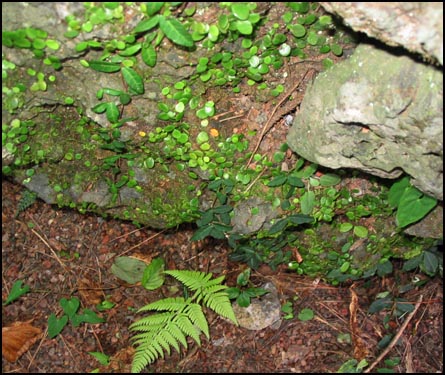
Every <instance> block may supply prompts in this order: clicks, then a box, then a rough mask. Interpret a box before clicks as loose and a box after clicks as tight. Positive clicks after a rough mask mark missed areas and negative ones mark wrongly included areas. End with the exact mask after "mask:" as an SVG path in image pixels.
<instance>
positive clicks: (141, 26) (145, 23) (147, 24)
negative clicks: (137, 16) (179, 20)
mask: <svg viewBox="0 0 445 375" xmlns="http://www.w3.org/2000/svg"><path fill="white" fill-rule="evenodd" d="M161 18H163V16H160V15H156V16H154V17H151V18H148V19H146V20H142V21H141V22H139V23H138V24H137V25H136V27H135V28H134V30H133V32H134V33H143V32H144V31H148V30H150V29H152V28H153V27H155V26H156V25H157V24H158V23H159V20H160V19H161Z"/></svg>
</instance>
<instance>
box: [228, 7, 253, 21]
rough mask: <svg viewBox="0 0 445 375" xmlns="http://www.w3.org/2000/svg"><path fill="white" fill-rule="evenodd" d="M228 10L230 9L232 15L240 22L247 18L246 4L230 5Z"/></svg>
mask: <svg viewBox="0 0 445 375" xmlns="http://www.w3.org/2000/svg"><path fill="white" fill-rule="evenodd" d="M230 9H231V11H232V13H233V15H234V16H235V17H236V18H238V19H240V20H242V21H245V20H247V19H248V18H249V13H250V10H249V7H248V6H247V5H246V4H242V3H232V6H231V8H230Z"/></svg>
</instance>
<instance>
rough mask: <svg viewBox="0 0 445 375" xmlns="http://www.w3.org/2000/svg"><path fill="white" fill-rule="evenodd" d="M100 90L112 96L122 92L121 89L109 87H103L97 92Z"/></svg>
mask: <svg viewBox="0 0 445 375" xmlns="http://www.w3.org/2000/svg"><path fill="white" fill-rule="evenodd" d="M100 91H101V92H102V93H104V94H108V95H112V96H119V95H120V94H121V93H122V91H121V90H115V89H110V88H109V87H104V88H103V89H101V90H99V91H98V93H99V92H100ZM98 99H102V97H98Z"/></svg>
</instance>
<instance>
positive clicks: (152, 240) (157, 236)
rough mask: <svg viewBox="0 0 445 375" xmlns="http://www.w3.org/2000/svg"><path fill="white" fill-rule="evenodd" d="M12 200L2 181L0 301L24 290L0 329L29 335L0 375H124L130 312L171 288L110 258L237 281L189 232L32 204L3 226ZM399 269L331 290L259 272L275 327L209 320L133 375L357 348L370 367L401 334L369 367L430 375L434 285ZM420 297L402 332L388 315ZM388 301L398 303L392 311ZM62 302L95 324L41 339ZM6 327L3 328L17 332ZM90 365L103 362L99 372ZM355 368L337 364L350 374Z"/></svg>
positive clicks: (344, 356) (308, 367) (212, 243)
mask: <svg viewBox="0 0 445 375" xmlns="http://www.w3.org/2000/svg"><path fill="white" fill-rule="evenodd" d="M22 195H23V192H22V191H21V188H20V187H18V186H17V185H14V184H12V183H10V182H8V181H3V182H2V243H3V247H2V300H3V301H6V299H7V296H8V295H10V293H11V290H12V288H13V285H14V283H15V282H16V281H17V280H24V283H23V284H22V285H21V288H22V289H23V288H24V287H25V286H27V287H29V291H28V292H27V293H24V294H22V295H20V296H19V297H18V298H17V299H16V300H15V301H13V302H12V303H10V304H8V305H4V306H2V326H3V327H8V326H11V325H13V324H20V322H21V323H22V324H23V323H24V322H29V325H31V326H32V327H34V329H36V330H37V331H38V332H39V333H38V334H36V335H35V339H34V341H32V343H31V344H30V345H29V347H28V348H26V350H24V352H23V354H22V355H21V356H20V357H19V358H18V359H17V360H16V361H15V362H9V361H7V360H6V359H5V355H4V356H3V359H2V371H3V372H4V373H9V372H47V373H50V372H62V373H66V372H90V371H92V370H94V369H99V371H100V372H129V371H130V369H131V361H132V356H133V353H134V349H133V348H132V346H131V341H130V337H131V333H130V331H129V325H130V324H131V323H133V322H134V321H135V320H137V319H139V318H140V314H136V310H137V309H138V308H140V307H142V306H144V305H146V304H147V303H150V302H154V301H157V300H159V299H161V298H164V297H166V296H171V295H172V293H175V290H176V293H177V288H178V286H179V284H178V283H177V282H175V281H169V282H167V283H166V284H165V285H164V286H163V287H162V288H161V289H159V290H156V291H147V290H145V289H144V288H143V287H142V286H140V285H139V286H138V285H132V284H127V283H125V282H122V281H120V280H119V279H117V278H116V277H115V276H114V275H113V274H112V272H111V265H112V263H113V259H114V258H115V257H117V256H119V255H131V256H133V257H136V258H139V259H142V260H144V261H147V262H149V261H150V260H151V259H153V258H155V257H158V256H162V257H163V259H164V260H165V265H166V268H168V269H178V270H179V269H185V270H199V271H202V272H213V273H214V275H215V276H220V275H225V277H226V280H225V282H226V284H227V285H228V286H230V287H235V286H236V285H237V277H238V275H239V274H240V273H241V272H242V271H244V270H245V269H246V266H245V265H243V264H240V263H237V262H231V261H229V257H228V252H229V251H230V248H229V247H228V246H227V244H226V243H225V242H224V241H217V240H215V239H209V238H206V239H205V240H203V241H198V242H191V241H190V238H191V237H192V235H193V233H194V231H193V230H191V228H182V229H181V230H172V231H167V232H163V233H159V232H153V231H151V230H148V229H144V228H136V227H135V226H133V225H131V224H128V223H123V222H120V221H115V220H104V219H102V218H100V217H96V216H93V215H91V216H88V215H86V216H85V215H80V214H78V213H76V212H74V211H69V210H66V211H65V210H56V209H54V208H53V207H51V206H49V205H46V204H44V203H42V202H41V201H37V202H36V203H34V204H32V205H31V206H30V207H29V208H28V209H27V210H25V211H24V212H21V213H20V214H19V215H18V216H17V218H14V215H15V213H16V211H17V207H18V203H19V202H20V200H21V197H22ZM401 266H402V265H401V264H398V263H394V271H393V273H392V274H390V275H388V276H386V277H384V278H379V277H378V276H374V277H372V278H370V279H368V280H367V281H359V282H356V283H355V284H351V283H347V282H346V283H343V284H342V285H340V286H337V287H333V286H331V285H328V284H326V283H324V282H323V280H318V279H315V280H314V279H311V278H308V277H304V276H299V275H297V274H296V273H295V272H289V271H288V270H287V267H286V268H284V267H283V268H279V269H278V270H277V271H274V272H272V271H271V270H270V269H269V268H268V267H261V268H260V269H258V270H257V271H252V274H251V275H250V281H251V282H252V283H253V285H254V286H260V285H262V284H263V283H264V282H265V281H273V282H274V283H275V285H277V288H278V290H279V296H280V302H281V303H282V305H283V306H287V307H286V308H284V311H286V312H283V321H282V323H281V326H280V327H279V328H278V329H277V330H274V329H272V328H266V329H264V330H261V331H249V330H246V329H244V328H240V327H236V326H235V325H233V324H231V323H229V322H227V321H226V320H224V319H222V318H220V317H217V316H216V314H211V312H210V315H209V330H210V339H207V338H205V337H202V346H201V347H199V346H198V345H196V343H194V341H193V340H190V341H189V342H188V346H189V349H188V350H184V349H181V352H180V353H177V352H176V351H175V350H173V351H172V354H171V355H170V356H166V357H165V358H164V359H159V360H157V361H156V362H154V363H153V364H152V365H150V366H148V367H147V368H146V370H145V371H148V372H314V373H315V372H335V371H337V370H338V369H339V368H340V367H341V366H342V365H344V364H348V361H350V360H351V359H353V358H354V352H355V351H357V350H359V349H360V350H363V351H364V352H366V353H367V356H366V358H367V361H368V363H369V365H371V364H373V362H374V361H375V360H376V358H377V357H378V356H379V354H381V353H382V352H383V350H384V349H383V348H380V347H379V343H380V345H382V343H381V341H382V339H384V338H385V337H387V335H396V334H397V333H401V335H400V338H399V340H398V342H397V344H396V345H395V346H394V347H393V348H392V350H390V351H389V353H388V354H387V355H386V357H385V358H384V359H383V360H382V361H381V362H379V363H378V364H376V367H375V368H374V370H373V371H377V370H379V369H383V368H390V369H391V370H392V371H394V372H400V373H403V372H409V371H411V372H425V373H428V372H442V370H443V356H442V353H443V292H442V291H443V281H442V279H441V278H440V277H435V278H429V277H427V276H425V275H424V274H422V273H416V271H412V272H402V271H401ZM402 287H403V288H404V289H402ZM391 296H392V297H391ZM421 296H422V301H421V303H420V305H419V307H418V309H417V310H416V312H415V314H414V315H413V316H412V319H411V320H410V321H409V324H408V326H407V327H405V328H404V329H403V323H404V322H405V321H406V319H407V317H409V314H410V313H409V312H400V311H399V310H400V308H401V306H402V308H403V306H404V305H410V306H411V307H414V306H415V305H416V302H418V301H419V298H420V297H421ZM377 297H381V298H380V300H384V301H385V303H388V305H387V308H383V309H380V310H379V309H377V310H379V311H378V312H376V313H373V314H370V313H369V309H370V307H371V306H372V305H373V303H374V308H375V301H376V299H377V300H379V299H378V298H377ZM400 297H403V299H404V301H406V302H404V303H397V301H396V298H400ZM73 298H76V299H78V300H79V301H80V306H79V310H77V313H76V315H83V314H85V311H87V310H91V311H92V312H94V314H95V315H97V317H98V318H101V319H103V320H104V322H98V323H85V322H84V323H80V324H79V325H78V326H75V325H74V324H71V323H69V324H67V325H66V326H64V327H63V329H62V330H61V332H60V333H59V334H57V335H55V336H54V337H53V338H50V335H49V332H47V327H48V318H49V317H50V316H51V315H52V314H54V315H55V317H56V318H57V319H61V318H62V317H63V315H64V314H65V312H64V311H65V310H64V309H63V306H61V304H60V302H61V301H62V299H64V300H65V302H66V301H69V300H71V299H73ZM100 306H101V307H102V308H100ZM304 309H306V310H304ZM351 309H352V310H351ZM308 310H311V311H312V312H313V317H312V319H309V320H305V319H303V320H302V319H301V315H300V313H301V312H302V311H303V313H304V312H305V311H308ZM411 310H412V309H411ZM405 311H406V310H405ZM299 315H300V317H299ZM284 317H286V318H287V319H284ZM351 317H355V318H356V323H354V320H353V319H352V318H351ZM18 327H19V328H20V326H15V328H13V332H19V328H18ZM25 327H26V326H25ZM29 331H30V329H28V330H27V331H26V332H29ZM10 332H11V330H9V333H10ZM354 332H355V333H356V334H357V336H356V337H355V338H354V336H353V333H354ZM7 333H8V332H7ZM7 333H6V334H5V332H3V340H2V349H3V351H4V350H5V347H6V349H8V348H9V349H10V350H16V351H17V350H19V349H20V348H16V349H14V345H12V346H11V342H10V341H8V339H10V336H8V335H7ZM388 337H389V336H388ZM8 344H9V345H8ZM90 352H92V353H95V355H94V356H93V355H92V354H90ZM97 353H99V354H97ZM356 354H358V353H357V352H356ZM362 354H363V353H362ZM98 358H99V359H101V360H103V361H104V362H103V363H106V364H104V365H101V364H100V362H99V360H98ZM368 367H369V366H368ZM356 368H357V365H354V364H353V363H352V364H350V365H349V370H350V371H352V369H356ZM365 370H366V368H365Z"/></svg>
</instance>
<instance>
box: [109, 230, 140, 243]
mask: <svg viewBox="0 0 445 375" xmlns="http://www.w3.org/2000/svg"><path fill="white" fill-rule="evenodd" d="M145 228H146V227H143V228H136V229H135V230H132V231H131V232H128V233H125V234H123V235H121V236H118V237H115V238H113V239H112V240H110V242H108V243H112V242H114V241H117V240H118V239H119V238H122V237H127V236H129V235H130V234H133V233H136V232H137V231H139V230H142V229H145Z"/></svg>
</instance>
